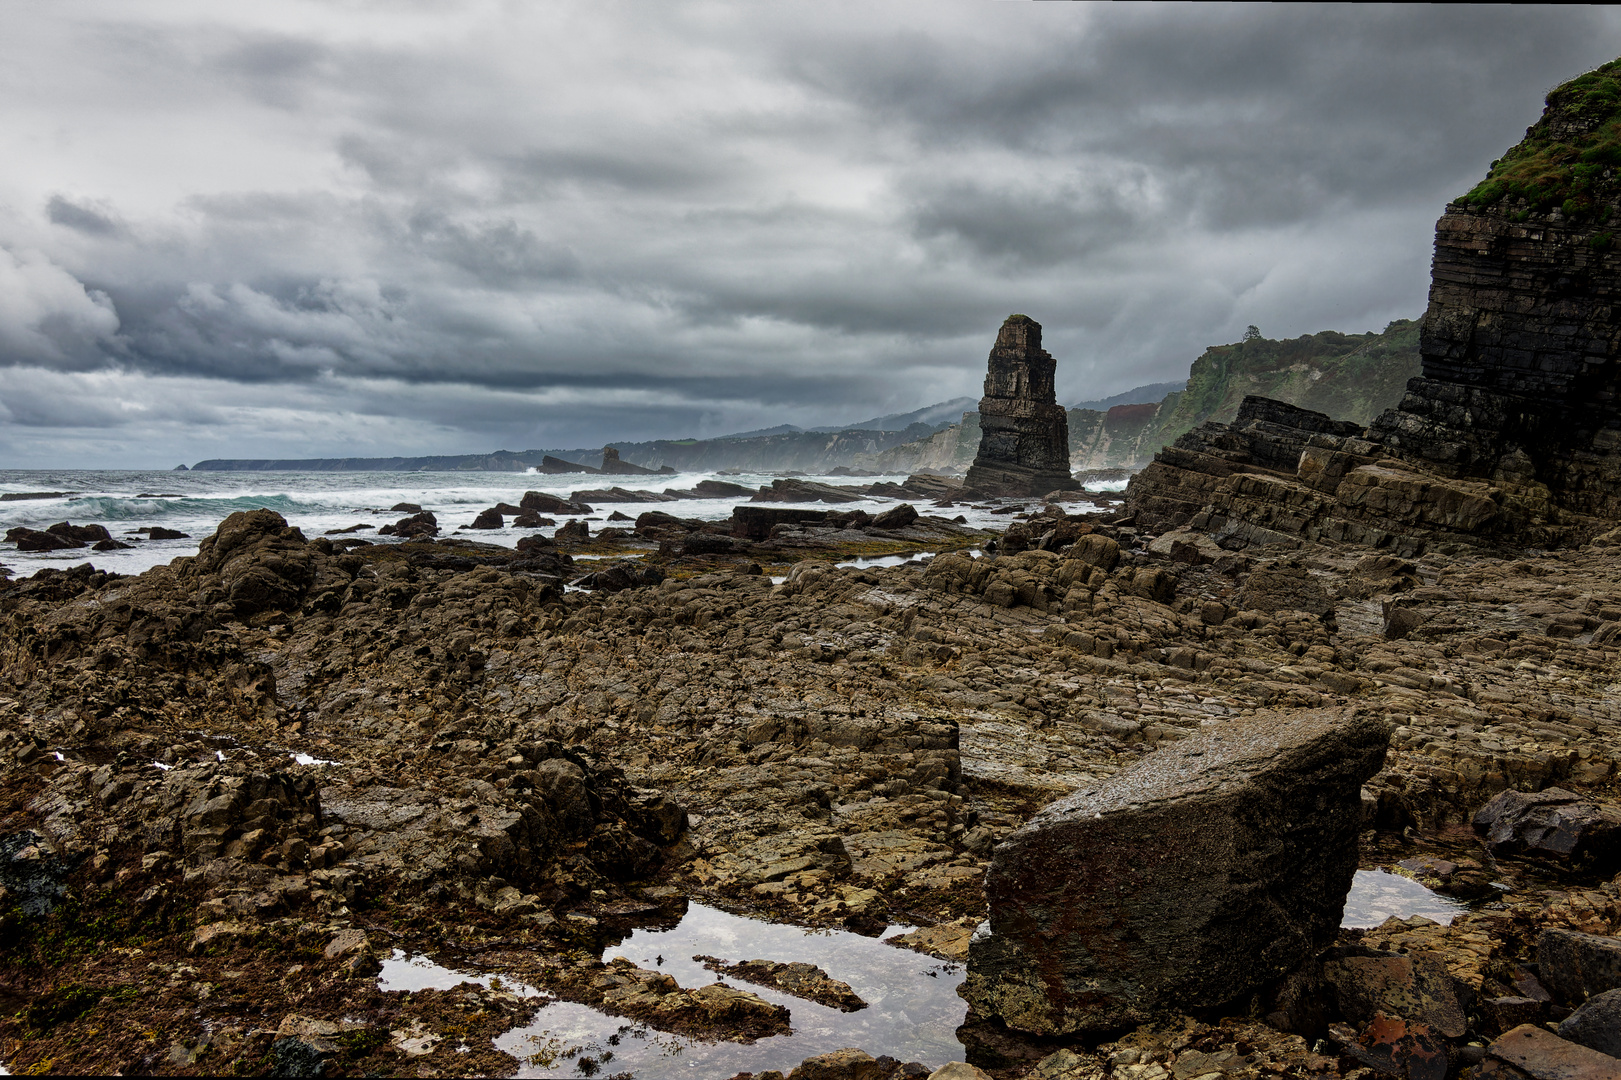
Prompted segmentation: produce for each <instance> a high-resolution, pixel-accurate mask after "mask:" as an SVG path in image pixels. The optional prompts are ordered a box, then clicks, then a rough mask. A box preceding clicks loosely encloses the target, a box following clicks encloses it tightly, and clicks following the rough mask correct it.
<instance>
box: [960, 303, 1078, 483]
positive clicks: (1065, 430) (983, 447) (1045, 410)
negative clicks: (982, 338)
mask: <svg viewBox="0 0 1621 1080" xmlns="http://www.w3.org/2000/svg"><path fill="white" fill-rule="evenodd" d="M1056 367H1057V362H1056V361H1054V360H1053V358H1052V355H1051V354H1050V353H1048V352H1047V351H1046V350H1044V349H1043V348H1042V347H1041V324H1040V323H1038V322H1036V321H1035V320H1034V319H1032V318H1030V317H1029V316H1028V315H1010V316H1008V318H1007V320H1006V321H1005V322H1003V323H1002V328H1001V329H1000V330H999V331H998V332H997V335H996V344H995V345H993V346H992V347H991V354H990V360H989V362H988V370H987V372H986V375H985V396H984V397H983V398H981V399H980V402H979V426H980V433H981V434H980V442H979V451H978V453H977V454H975V456H974V464H973V465H972V466H971V467H970V468H969V470H968V475H967V477H966V478H965V479H964V481H963V487H964V488H965V489H967V490H968V491H971V492H974V493H976V494H977V495H1013V496H1017V495H1042V494H1045V493H1046V492H1049V491H1056V490H1060V489H1063V488H1069V487H1073V486H1074V484H1073V481H1072V480H1071V479H1070V474H1069V420H1068V417H1067V416H1066V414H1065V412H1064V409H1063V407H1062V406H1060V405H1059V404H1058V403H1057V398H1056V397H1055V395H1054V389H1053V376H1054V372H1055V370H1056Z"/></svg>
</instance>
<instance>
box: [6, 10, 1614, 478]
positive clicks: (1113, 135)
mask: <svg viewBox="0 0 1621 1080" xmlns="http://www.w3.org/2000/svg"><path fill="white" fill-rule="evenodd" d="M921 14H923V13H922V12H921V11H920V9H917V8H915V7H911V6H893V7H888V6H883V5H872V4H860V5H854V4H852V5H843V6H839V5H833V6H830V5H827V4H814V5H812V4H795V5H790V4H783V5H773V6H770V7H766V8H745V7H729V6H707V5H673V6H661V7H657V8H649V7H645V6H641V7H630V6H615V5H597V4H592V5H577V6H570V5H548V6H546V7H545V8H536V9H533V10H529V9H498V8H490V9H486V8H482V7H477V6H467V7H458V6H451V5H394V4H389V5H375V6H372V5H367V4H355V5H345V6H342V7H325V6H318V5H312V6H309V7H303V6H297V5H293V6H287V7H285V8H278V9H275V10H270V9H264V10H252V9H248V8H241V9H229V8H227V9H220V8H218V7H217V6H212V5H202V4H197V5H191V4H190V3H188V2H187V0H176V3H175V4H173V5H171V6H168V7H165V8H162V9H151V10H150V11H145V12H144V13H143V11H141V10H137V9H131V8H129V7H128V6H127V5H117V4H112V3H106V4H95V3H86V4H82V5H77V6H74V7H71V8H65V9H63V8H43V7H42V8H38V9H19V10H17V11H14V12H11V13H10V16H9V22H10V23H11V25H10V27H9V30H8V34H7V35H6V37H5V39H4V40H0V72H4V74H0V87H3V88H4V89H5V94H4V95H0V100H4V101H6V102H7V104H6V105H5V106H3V107H0V116H3V117H4V119H5V120H6V123H5V124H4V125H0V132H4V131H9V132H10V133H11V134H10V135H5V134H0V148H3V149H4V150H5V152H6V155H7V159H8V161H9V162H14V163H17V165H16V167H15V168H9V169H8V177H7V178H4V179H0V374H4V378H0V447H4V446H6V445H7V444H6V442H5V435H4V431H5V428H6V427H7V426H9V427H11V428H15V429H17V430H24V429H26V430H29V431H36V432H40V433H48V432H54V433H56V434H57V435H58V436H59V438H58V443H57V445H58V446H60V445H64V444H67V443H72V442H73V441H74V440H79V441H80V442H81V443H82V444H83V445H84V446H85V447H93V446H94V447H105V446H106V445H108V444H106V443H104V442H98V441H96V439H95V438H93V437H92V436H91V435H89V434H86V432H87V430H88V428H89V427H91V426H100V427H102V428H105V429H107V430H117V431H121V432H125V433H126V434H127V436H128V438H129V439H139V438H142V437H147V438H149V439H150V440H151V442H152V444H153V445H154V446H161V447H162V448H163V450H162V455H163V456H165V457H168V456H187V448H196V449H198V450H208V451H209V452H218V451H219V450H220V443H221V440H225V441H232V440H234V441H238V442H240V441H241V440H242V439H248V440H252V441H255V445H256V446H257V445H259V444H263V445H264V446H265V448H266V449H265V450H264V452H265V453H267V454H269V453H271V452H272V450H271V447H272V446H276V447H281V448H282V450H278V451H276V452H282V451H294V450H297V451H298V452H299V453H300V454H309V453H319V452H323V448H331V449H332V450H333V452H338V451H339V449H340V448H342V452H344V453H352V452H360V448H369V449H370V450H372V451H375V452H377V453H388V452H396V451H403V450H406V449H413V450H419V451H422V452H426V451H428V450H433V449H444V450H446V451H447V452H448V451H450V450H477V449H488V448H489V445H487V444H493V443H494V442H503V443H506V444H508V445H509V448H522V447H523V446H524V445H529V446H566V445H591V444H600V443H602V442H604V441H607V440H608V439H610V438H636V437H655V436H676V435H702V434H715V433H720V432H723V431H726V430H736V429H741V428H747V427H757V426H764V425H768V424H772V423H779V422H783V421H788V422H794V423H800V424H805V425H811V424H817V423H825V422H830V421H835V420H839V419H846V418H850V417H852V416H853V415H854V414H856V413H860V414H861V415H870V414H871V413H873V412H874V411H879V410H885V409H890V408H894V409H904V408H914V407H917V406H920V405H923V404H927V403H929V402H930V401H934V400H939V399H942V398H946V397H952V396H956V395H958V394H965V393H966V394H972V393H975V392H977V386H978V383H979V380H980V378H981V375H982V372H983V368H982V365H983V363H984V356H985V351H986V349H987V348H988V346H989V342H990V337H991V335H992V334H993V333H994V330H995V326H996V324H997V323H998V322H999V320H1000V319H1001V318H1002V317H1003V316H1004V315H1006V314H1007V313H1008V312H1009V311H1012V310H1021V311H1029V312H1030V313H1031V314H1033V315H1035V316H1036V317H1037V318H1038V319H1041V320H1042V321H1043V322H1044V324H1045V325H1046V328H1047V335H1046V339H1047V343H1048V346H1049V348H1050V349H1051V350H1052V351H1053V352H1054V353H1055V354H1056V355H1058V356H1059V357H1060V361H1061V367H1060V375H1059V385H1060V392H1061V393H1062V394H1063V395H1065V396H1066V397H1069V398H1071V399H1078V398H1082V397H1093V396H1099V395H1101V394H1106V393H1110V392H1114V391H1117V390H1120V389H1124V388H1126V387H1128V386H1132V385H1135V384H1137V383H1142V382H1149V381H1157V380H1160V379H1167V378H1176V377H1179V376H1181V375H1184V374H1185V373H1186V369H1187V365H1188V363H1189V362H1190V361H1191V360H1192V359H1193V357H1194V356H1196V355H1197V354H1198V352H1199V351H1200V350H1201V349H1202V348H1203V347H1204V346H1206V345H1208V344H1211V343H1215V342H1219V341H1223V340H1232V339H1233V338H1234V337H1236V335H1237V334H1238V333H1241V332H1242V329H1243V327H1244V325H1246V324H1247V323H1250V322H1255V323H1258V324H1260V325H1261V326H1262V327H1263V329H1264V330H1265V331H1267V332H1268V333H1269V334H1275V335H1286V334H1287V335H1292V334H1298V333H1305V332H1311V331H1315V330H1318V329H1323V328H1326V327H1333V328H1336V329H1341V330H1348V331H1355V330H1364V329H1369V328H1377V327H1380V326H1382V325H1383V324H1384V322H1386V321H1388V320H1389V319H1390V318H1394V317H1401V316H1408V317H1410V316H1413V315H1416V314H1418V313H1419V312H1420V311H1421V310H1422V309H1423V306H1424V301H1425V295H1424V293H1425V285H1426V278H1427V266H1428V258H1429V247H1430V228H1431V226H1432V224H1433V222H1434V219H1435V217H1436V216H1437V215H1438V214H1439V212H1440V209H1441V206H1442V204H1443V203H1444V202H1445V201H1446V199H1447V198H1449V197H1451V196H1454V195H1456V194H1458V193H1459V192H1460V191H1462V190H1464V189H1465V188H1467V186H1469V184H1470V183H1472V182H1473V180H1474V179H1476V178H1478V177H1479V176H1480V175H1481V174H1482V173H1483V171H1484V169H1485V167H1486V165H1487V163H1488V162H1489V161H1490V160H1491V159H1492V158H1493V157H1496V156H1498V155H1499V154H1500V153H1501V152H1502V150H1503V149H1504V148H1506V147H1507V146H1508V145H1510V144H1511V143H1512V142H1513V141H1515V140H1516V139H1517V138H1518V136H1519V134H1520V132H1521V131H1522V130H1523V128H1524V127H1525V126H1526V125H1527V124H1529V123H1531V122H1532V121H1533V120H1534V119H1535V118H1536V116H1537V114H1538V112H1539V110H1540V101H1541V96H1542V94H1543V93H1544V92H1545V91H1546V90H1547V89H1549V88H1550V87H1551V86H1553V85H1555V84H1556V83H1558V82H1560V81H1562V80H1563V79H1566V78H1569V77H1571V76H1572V75H1574V74H1576V73H1578V72H1580V71H1581V70H1584V69H1585V68H1587V67H1590V66H1592V65H1594V64H1597V63H1600V62H1602V61H1604V60H1607V59H1610V58H1611V50H1612V48H1613V46H1612V45H1610V44H1608V43H1609V42H1611V41H1613V40H1614V39H1615V30H1616V29H1617V28H1618V27H1621V19H1618V18H1617V17H1616V16H1614V15H1612V14H1611V13H1610V12H1608V11H1606V10H1602V9H1586V8H1583V9H1574V8H1557V9H1547V8H1537V9H1534V10H1532V9H1518V8H1501V7H1492V8H1470V9H1462V10H1460V9H1457V8H1371V9H1370V8H1362V7H1351V6H1342V7H1333V8H1304V7H1302V8H1290V7H1283V8H1278V7H1258V6H1257V7H1231V6H1221V7H1217V6H1201V5H1186V6H1170V5H1165V6H1155V5H1133V6H1085V5H1080V6H1077V5H966V4H964V5H955V4H952V5H936V6H932V7H931V8H929V9H928V10H927V21H923V20H922V19H921V18H920V15H921ZM69 58H71V61H72V62H71V63H70V62H68V61H69ZM176 395H179V396H181V397H183V398H185V399H186V401H187V402H188V403H189V404H186V405H182V404H180V403H178V402H176V401H175V400H174V399H175V397H176ZM59 400H60V401H67V402H78V403H81V407H80V408H79V409H78V412H77V415H79V416H80V417H81V418H82V422H80V423H77V424H76V423H75V422H74V421H73V419H72V417H73V415H75V413H74V410H73V409H71V408H68V409H64V407H63V406H62V405H61V404H59V403H58V402H59ZM226 431H234V432H236V433H237V434H236V435H234V436H226V435H224V434H222V432H226ZM143 432H144V433H145V436H143V435H142V433H143ZM39 438H41V439H44V438H46V435H45V434H41V435H40V436H39ZM390 439H392V440H394V442H393V443H392V444H391V445H387V443H388V440H390ZM429 444H431V445H429ZM15 445H18V444H13V448H14V449H15ZM29 445H35V444H33V443H30V444H29ZM40 445H44V444H43V443H42V444H40ZM300 447H302V449H301V450H299V449H298V448H300ZM249 450H250V448H249V447H247V446H245V445H244V446H238V447H236V448H235V449H234V450H233V451H232V453H233V456H234V455H239V454H241V453H247V452H249ZM86 452H87V453H88V452H89V451H88V450H87V451H86ZM190 456H207V454H205V453H198V454H195V455H190Z"/></svg>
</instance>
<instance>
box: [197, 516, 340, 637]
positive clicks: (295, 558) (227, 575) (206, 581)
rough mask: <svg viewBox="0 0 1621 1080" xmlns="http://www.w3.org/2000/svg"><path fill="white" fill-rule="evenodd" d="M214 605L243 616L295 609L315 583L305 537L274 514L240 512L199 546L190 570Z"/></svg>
mask: <svg viewBox="0 0 1621 1080" xmlns="http://www.w3.org/2000/svg"><path fill="white" fill-rule="evenodd" d="M188 573H189V574H190V575H192V576H194V577H195V578H196V579H197V580H198V582H199V585H200V586H201V588H200V590H199V596H200V598H201V599H203V600H205V601H207V602H209V603H218V602H221V601H223V602H225V603H228V604H230V605H231V607H232V608H233V609H234V610H235V613H236V614H237V615H238V616H239V617H242V618H246V617H248V616H250V615H256V614H258V613H260V612H262V611H291V610H294V609H296V608H297V607H298V606H299V604H300V603H301V602H302V601H303V599H304V594H305V593H306V592H307V591H308V590H309V587H310V585H311V584H312V583H313V582H314V580H315V567H314V559H313V556H312V554H311V552H310V549H309V545H308V543H307V542H306V541H305V539H304V534H303V533H302V532H300V531H299V530H298V529H295V528H291V527H289V526H288V524H287V520H286V519H285V518H283V517H282V516H281V515H280V514H278V513H276V512H275V511H274V510H238V511H237V512H236V513H234V514H232V515H231V516H230V517H228V518H226V519H225V520H224V521H222V522H220V525H219V528H218V529H216V530H215V532H214V535H213V536H208V537H204V538H203V540H202V542H201V543H200V544H198V545H197V557H196V558H195V559H194V560H193V561H192V563H191V565H190V567H189V568H188Z"/></svg>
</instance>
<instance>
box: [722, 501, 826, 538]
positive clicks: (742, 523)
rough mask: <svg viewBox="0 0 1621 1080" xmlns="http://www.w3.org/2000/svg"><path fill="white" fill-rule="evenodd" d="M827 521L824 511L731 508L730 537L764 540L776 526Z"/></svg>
mask: <svg viewBox="0 0 1621 1080" xmlns="http://www.w3.org/2000/svg"><path fill="white" fill-rule="evenodd" d="M826 520H827V511H826V510H792V509H788V508H786V507H775V506H734V507H732V535H733V536H738V537H742V538H743V539H745V540H765V539H768V538H769V537H770V536H771V529H772V528H773V526H776V525H805V524H819V523H821V522H824V521H826Z"/></svg>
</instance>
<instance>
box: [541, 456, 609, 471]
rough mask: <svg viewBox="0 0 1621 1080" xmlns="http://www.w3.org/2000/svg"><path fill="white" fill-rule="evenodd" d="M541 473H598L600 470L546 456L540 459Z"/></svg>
mask: <svg viewBox="0 0 1621 1080" xmlns="http://www.w3.org/2000/svg"><path fill="white" fill-rule="evenodd" d="M540 471H541V472H543V473H548V474H556V473H594V472H598V471H599V470H597V469H593V468H592V467H591V466H589V465H577V464H575V463H574V462H572V461H564V460H563V459H562V458H558V457H552V455H550V454H546V455H544V456H542V457H541V459H540Z"/></svg>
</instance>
